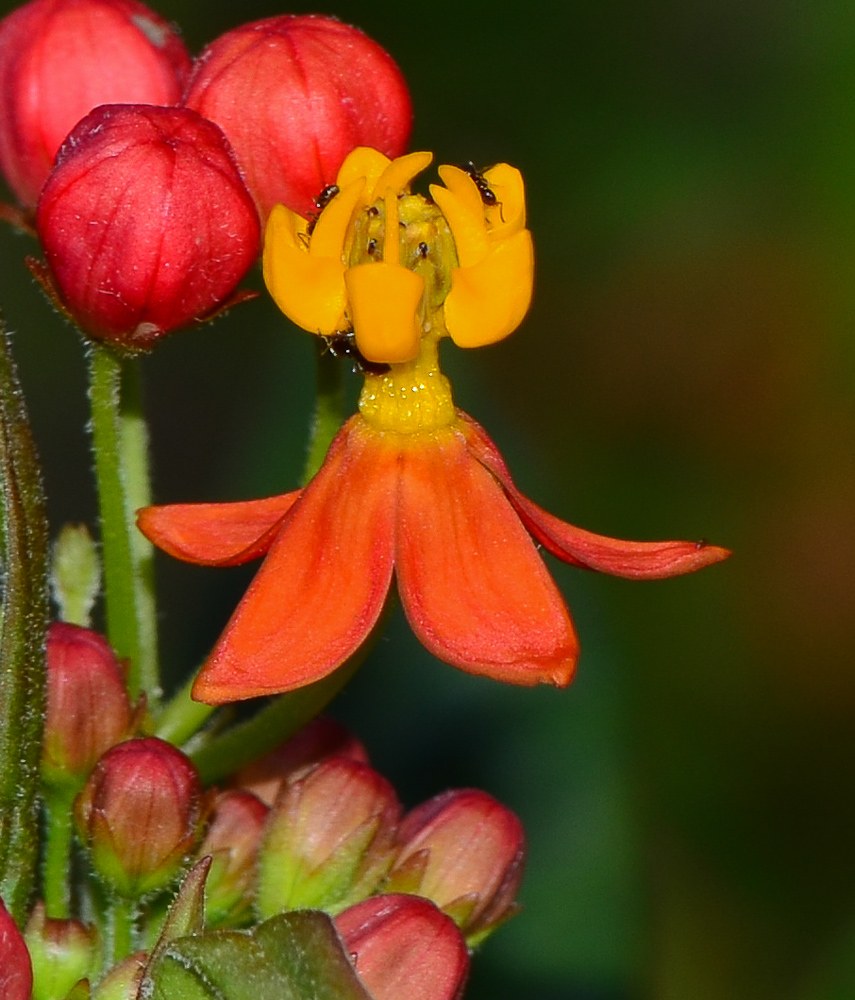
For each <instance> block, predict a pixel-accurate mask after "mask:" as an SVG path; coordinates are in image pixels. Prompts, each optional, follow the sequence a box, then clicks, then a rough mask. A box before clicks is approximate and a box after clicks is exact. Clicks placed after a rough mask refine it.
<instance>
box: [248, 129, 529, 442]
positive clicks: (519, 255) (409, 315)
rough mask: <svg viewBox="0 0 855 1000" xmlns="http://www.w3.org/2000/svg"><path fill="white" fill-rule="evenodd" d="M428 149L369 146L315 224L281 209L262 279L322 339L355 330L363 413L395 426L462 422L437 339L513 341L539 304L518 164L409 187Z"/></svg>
mask: <svg viewBox="0 0 855 1000" xmlns="http://www.w3.org/2000/svg"><path fill="white" fill-rule="evenodd" d="M430 161H431V154H430V153H410V154H408V155H407V156H402V157H399V158H398V159H396V160H389V159H388V158H387V157H385V156H383V154H382V153H379V152H377V150H374V149H368V148H365V147H360V148H358V149H355V150H353V151H352V152H351V153H350V155H349V156H348V157H347V158H346V159H345V161H344V163H343V164H342V166H341V169H340V170H339V173H338V177H337V178H336V185H335V189H334V190H335V191H337V193H335V194H334V196H333V197H332V198H329V199H327V198H326V197H325V198H324V205H323V208H321V209H320V211H319V214H318V216H317V218H316V219H312V220H307V219H302V218H300V216H298V215H295V213H293V212H291V211H289V210H288V209H287V208H285V207H283V206H282V205H277V206H276V207H275V208H274V209H273V211H272V212H271V214H270V218H269V220H268V223H267V232H266V235H265V244H264V278H265V281H266V282H267V287H268V288H269V290H270V293H271V295H272V296H273V298H274V299H275V301H276V303H277V305H278V306H279V307H280V309H282V311H283V312H284V313H285V314H286V315H287V316H288V317H289V318H290V319H292V320H293V321H294V322H295V323H296V324H297V325H298V326H301V327H303V328H304V329H306V330H309V331H310V332H312V333H316V334H319V335H321V336H323V337H329V338H332V337H339V336H341V334H347V335H348V336H349V337H351V339H352V341H353V342H354V343H355V346H356V348H357V349H358V351H359V352H360V353H361V354H362V356H363V358H364V359H365V360H366V361H367V362H370V363H371V366H374V367H376V366H378V365H379V366H383V365H389V371H388V373H386V374H383V375H378V374H373V373H371V371H370V369H371V366H366V368H367V369H368V371H369V373H368V374H367V375H366V384H365V389H364V391H363V394H362V398H361V400H360V409H361V411H362V413H363V415H364V416H365V418H366V420H368V421H369V422H370V423H372V424H374V425H375V426H378V427H381V428H383V429H385V430H400V431H401V432H403V433H412V432H415V431H419V430H430V429H436V428H438V427H443V426H447V425H448V424H449V423H451V422H452V421H453V420H454V406H453V404H452V401H451V391H450V389H449V386H448V382H447V381H446V379H444V378H443V376H442V375H441V374H440V371H439V367H438V361H437V342H438V341H439V339H440V338H443V337H450V338H451V339H452V340H453V341H454V342H455V344H457V345H458V346H459V347H480V346H482V345H484V344H491V343H494V342H496V341H498V340H501V339H502V338H503V337H506V336H507V335H508V334H509V333H511V332H512V331H513V330H514V329H516V327H517V326H518V325H519V323H520V322H521V321H522V319H523V316H524V315H525V313H526V311H527V309H528V306H529V303H530V301H531V292H532V284H533V271H534V255H533V249H532V242H531V233H530V232H529V231H528V230H527V229H526V228H525V194H524V187H523V182H522V177H521V175H520V173H519V171H518V170H516V169H515V168H514V167H510V166H508V165H507V164H503V163H500V164H498V165H497V166H495V167H492V168H491V169H489V170H487V171H485V172H484V174H483V175H481V174H479V173H477V172H475V170H474V168H471V166H470V167H469V168H468V169H466V170H464V169H460V168H458V167H451V166H444V167H440V169H439V175H440V178H441V179H442V181H443V184H442V185H439V184H434V185H431V187H430V195H431V198H430V200H428V199H427V198H424V197H422V196H421V195H416V194H411V193H410V190H409V188H410V183H411V181H412V180H413V178H414V177H415V176H416V175H417V174H419V173H420V172H421V171H422V170H424V169H425V168H426V167H427V166H428V165H429V163H430Z"/></svg>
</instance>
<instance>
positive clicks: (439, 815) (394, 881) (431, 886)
mask: <svg viewBox="0 0 855 1000" xmlns="http://www.w3.org/2000/svg"><path fill="white" fill-rule="evenodd" d="M398 843H399V844H400V848H401V849H400V853H399V854H398V856H397V858H396V859H395V864H394V866H393V868H392V870H391V872H390V873H389V876H388V878H387V880H386V883H385V888H386V889H388V890H389V891H390V892H417V893H419V895H422V896H427V897H428V899H432V900H433V901H434V903H436V905H437V906H439V907H440V908H441V909H442V910H444V911H445V912H446V913H447V914H448V915H449V916H451V917H452V918H453V919H454V920H455V921H456V922H457V924H458V926H459V927H460V928H461V930H462V931H463V933H464V934H465V936H466V939H467V941H468V943H469V944H470V946H472V945H474V944H477V943H478V942H480V941H481V940H483V938H484V937H486V935H487V934H488V933H489V932H490V931H492V930H493V929H495V927H497V926H498V925H499V924H500V923H501V922H502V921H503V920H505V919H507V917H509V916H511V915H512V914H513V913H514V912H515V908H516V907H515V904H514V899H515V897H516V893H517V889H518V888H519V884H520V881H521V879H522V873H523V865H524V862H525V834H524V832H523V828H522V824H521V823H520V821H519V819H518V818H517V817H516V815H515V814H514V813H512V812H511V811H510V809H506V808H505V806H503V805H502V804H501V803H500V802H497V801H496V800H495V799H494V798H492V796H490V795H488V794H487V793H486V792H482V791H479V790H478V789H457V790H454V791H450V792H445V793H443V794H442V795H437V796H435V797H434V798H432V799H429V800H428V801H427V802H424V803H423V804H422V805H420V806H418V807H416V808H415V809H413V810H412V812H410V813H408V814H407V816H405V817H404V819H403V821H402V823H401V825H400V828H399V830H398Z"/></svg>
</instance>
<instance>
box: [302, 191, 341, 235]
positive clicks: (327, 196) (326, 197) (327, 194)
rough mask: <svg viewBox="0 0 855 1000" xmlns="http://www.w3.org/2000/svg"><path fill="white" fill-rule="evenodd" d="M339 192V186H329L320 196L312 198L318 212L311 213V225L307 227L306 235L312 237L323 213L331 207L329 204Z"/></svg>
mask: <svg viewBox="0 0 855 1000" xmlns="http://www.w3.org/2000/svg"><path fill="white" fill-rule="evenodd" d="M338 192H339V187H338V184H327V186H326V187H325V188H324V189H323V190H322V191H321V193H320V194H319V195H317V196H316V197H314V198H312V201H313V202H314V203H315V208H317V212H310V213H309V224H308V226H306V234H307V235H308V236H311V235H312V233H313V232H314V229H315V226H316V225H317V223H318V219H319V217H320V214H321V212H323V210H324V209H325V208H326V207H327V205H329V203H330V202H331V201H332V200H333V198H335V196H336V195H337V194H338Z"/></svg>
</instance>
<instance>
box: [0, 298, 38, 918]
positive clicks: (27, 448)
mask: <svg viewBox="0 0 855 1000" xmlns="http://www.w3.org/2000/svg"><path fill="white" fill-rule="evenodd" d="M0 566H2V571H3V572H2V577H0V591H2V603H1V604H0V896H2V898H3V901H4V903H5V905H6V907H7V909H8V910H9V911H10V913H11V914H12V916H13V917H14V918H15V920H17V921H18V922H19V923H21V922H22V921H23V920H24V919H25V917H26V913H27V908H28V906H29V904H30V901H31V897H32V892H33V886H34V883H35V875H36V865H37V853H38V838H37V837H36V835H35V833H34V831H35V830H36V829H37V827H38V819H37V817H38V800H37V796H38V786H39V759H40V757H41V745H42V727H43V714H44V683H45V662H44V641H45V629H46V627H47V619H48V596H47V522H46V519H45V510H44V495H43V492H42V485H41V473H40V469H39V464H38V458H37V456H36V452H35V447H34V446H33V441H32V437H31V435H30V426H29V421H28V419H27V412H26V408H25V406H24V400H23V395H22V393H21V387H20V383H19V382H18V377H17V372H16V371H15V365H14V362H13V361H12V356H11V352H10V350H9V342H8V337H7V334H6V329H5V326H4V325H3V322H2V318H0Z"/></svg>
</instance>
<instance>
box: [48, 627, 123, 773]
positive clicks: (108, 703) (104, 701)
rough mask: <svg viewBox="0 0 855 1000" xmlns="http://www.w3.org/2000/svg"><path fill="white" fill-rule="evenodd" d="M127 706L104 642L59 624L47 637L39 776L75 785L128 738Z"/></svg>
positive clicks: (85, 631)
mask: <svg viewBox="0 0 855 1000" xmlns="http://www.w3.org/2000/svg"><path fill="white" fill-rule="evenodd" d="M130 725H131V704H130V701H129V700H128V692H127V689H126V688H125V679H124V674H123V671H122V668H121V666H120V664H119V661H118V660H117V659H116V655H115V653H114V652H113V650H112V649H110V647H109V645H108V644H107V641H106V639H104V638H102V637H101V636H100V635H98V634H97V633H95V632H92V631H90V630H89V629H86V628H80V627H79V626H77V625H68V624H66V623H65V622H55V623H54V624H53V625H51V627H50V629H49V630H48V637H47V712H46V716H45V733H44V744H43V748H42V774H43V775H44V777H45V780H46V781H48V782H49V783H50V784H54V785H57V784H71V785H76V786H77V787H79V786H80V785H82V784H83V781H84V779H85V778H86V775H87V774H89V772H90V771H91V770H92V768H93V766H94V765H95V761H97V760H98V758H99V757H100V756H101V754H102V753H104V752H105V751H106V750H109V749H110V747H111V746H114V745H115V744H116V743H119V742H121V741H122V740H123V739H125V738H126V737H127V736H128V732H129V729H130Z"/></svg>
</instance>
